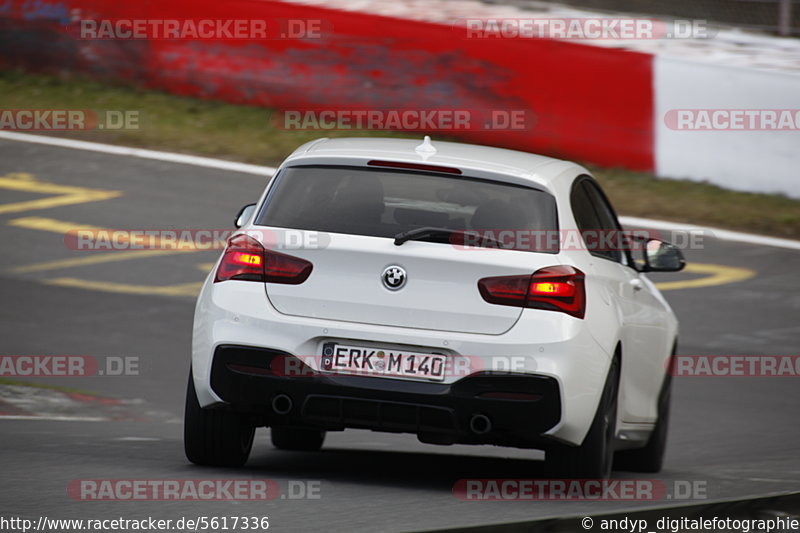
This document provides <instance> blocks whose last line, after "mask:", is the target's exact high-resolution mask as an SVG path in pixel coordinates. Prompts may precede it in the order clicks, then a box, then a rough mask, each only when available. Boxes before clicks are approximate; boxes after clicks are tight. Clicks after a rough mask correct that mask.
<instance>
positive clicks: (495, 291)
mask: <svg viewBox="0 0 800 533" xmlns="http://www.w3.org/2000/svg"><path fill="white" fill-rule="evenodd" d="M585 279H586V276H585V275H584V273H583V272H581V271H580V270H578V269H577V268H575V267H571V266H566V265H557V266H550V267H545V268H541V269H539V270H537V271H536V272H534V273H533V274H532V275H523V276H495V277H491V278H483V279H481V280H480V281H478V290H479V291H480V293H481V296H483V299H484V300H486V301H487V302H489V303H492V304H497V305H510V306H513V307H530V308H533V309H546V310H549V311H560V312H562V313H567V314H568V315H571V316H574V317H576V318H583V316H584V314H585V313H586V287H585V284H584V282H585Z"/></svg>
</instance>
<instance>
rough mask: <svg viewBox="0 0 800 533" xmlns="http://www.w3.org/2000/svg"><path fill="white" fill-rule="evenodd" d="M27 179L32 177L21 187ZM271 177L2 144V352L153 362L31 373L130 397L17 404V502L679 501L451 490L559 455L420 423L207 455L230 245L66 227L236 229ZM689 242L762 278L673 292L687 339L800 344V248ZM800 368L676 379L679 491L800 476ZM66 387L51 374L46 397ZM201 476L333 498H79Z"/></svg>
mask: <svg viewBox="0 0 800 533" xmlns="http://www.w3.org/2000/svg"><path fill="white" fill-rule="evenodd" d="M20 173H21V174H22V175H20ZM21 181H24V182H25V183H26V185H23V186H14V183H19V182H21ZM265 183H266V178H265V177H264V178H262V177H259V176H255V175H252V174H244V173H236V172H226V171H223V170H219V169H208V168H202V167H197V166H191V165H185V164H176V163H166V162H159V161H149V160H142V159H137V158H133V157H121V156H113V155H107V154H100V153H93V152H86V151H79V150H70V149H66V148H56V147H50V146H41V145H36V144H27V143H21V142H14V141H0V242H1V243H2V248H1V250H2V253H0V354H5V355H29V354H37V355H43V354H46V355H60V354H67V355H77V354H81V355H91V356H95V357H98V358H103V357H107V356H113V357H138V358H139V361H140V374H139V375H137V376H127V377H112V376H93V377H80V378H36V379H32V380H28V381H35V382H38V383H45V384H51V385H56V386H59V387H70V388H74V389H80V390H84V391H91V392H93V393H96V394H99V395H101V396H103V397H107V398H114V399H118V400H121V404H120V405H122V408H121V409H122V411H121V412H120V411H114V412H112V413H111V414H109V410H108V409H107V406H105V405H102V404H100V403H99V402H84V403H82V404H81V407H80V409H79V410H78V411H76V412H74V413H73V412H70V411H69V409H70V408H69V407H67V408H66V409H67V412H66V413H62V414H65V415H66V416H70V415H75V416H80V417H84V418H85V417H89V419H91V418H92V417H93V416H94V415H97V416H98V417H99V418H102V419H104V420H103V421H82V420H84V418H76V419H74V420H66V421H57V420H52V419H49V418H47V417H43V418H41V419H37V418H34V419H27V418H26V417H17V418H14V417H12V416H0V450H1V451H0V472H2V480H3V482H2V483H0V516H3V517H11V516H18V517H27V518H32V519H34V520H35V519H37V518H38V517H39V516H41V515H46V516H48V517H50V518H114V517H125V518H144V517H147V516H153V517H155V518H163V519H168V518H169V519H177V518H180V517H182V516H187V517H197V516H199V515H200V516H209V517H210V516H231V515H246V516H269V519H270V525H271V527H270V530H271V531H287V532H288V531H408V530H421V529H433V528H444V527H453V526H467V525H479V524H488V523H493V522H495V523H496V522H508V521H519V520H531V519H536V518H539V517H549V516H559V515H576V516H583V515H593V514H594V515H596V514H599V513H606V512H612V511H620V510H625V509H631V510H632V509H641V508H643V507H652V506H654V505H663V506H667V505H674V504H675V500H674V499H672V500H668V499H664V500H661V501H657V502H632V501H615V502H576V501H570V502H464V501H460V500H458V499H457V498H455V497H454V496H453V494H452V487H453V484H454V482H455V481H456V480H458V479H462V478H502V477H536V476H541V475H542V462H541V459H542V454H541V453H540V452H536V451H526V450H513V449H502V448H485V447H479V448H473V447H466V446H455V447H436V446H430V445H423V444H420V443H418V442H417V441H416V439H415V437H413V436H409V435H386V434H380V433H372V432H367V431H355V430H348V431H346V432H343V433H332V434H329V435H328V440H327V442H326V446H325V447H324V449H323V451H321V452H319V453H291V452H280V451H276V450H274V449H272V448H271V446H270V445H269V440H268V430H265V429H260V430H259V431H258V433H257V441H256V444H255V447H254V451H253V454H252V456H251V459H250V461H249V462H248V464H247V465H246V467H245V468H243V469H236V470H233V469H232V470H226V469H204V468H199V467H196V466H193V465H191V464H189V463H188V462H187V461H186V459H185V458H184V455H183V449H182V440H181V431H182V426H181V418H182V409H183V401H184V390H185V389H184V388H185V383H186V376H187V372H188V369H189V349H190V334H191V321H192V313H193V305H194V299H193V297H192V296H191V294H192V293H193V291H194V290H196V289H195V287H196V284H197V283H199V282H200V281H201V280H202V279H203V277H204V275H205V271H207V269H208V268H209V266H208V263H210V262H212V261H214V259H215V257H216V255H217V253H218V252H214V251H202V252H192V253H181V254H163V255H139V256H130V255H129V256H127V257H126V258H125V259H124V260H117V261H110V262H109V261H106V260H105V259H104V258H101V259H99V260H97V261H98V262H96V263H94V264H92V263H90V262H87V261H86V258H87V257H89V256H92V255H100V254H102V253H104V252H80V251H73V250H70V249H67V247H66V246H65V244H64V237H63V234H61V233H59V228H65V227H69V225H70V224H71V225H72V227H74V226H76V225H94V226H98V227H111V228H128V229H145V228H219V229H225V228H230V226H231V219H232V217H233V214H235V212H236V211H237V210H238V208H239V207H240V206H241V205H243V204H246V203H249V202H251V201H254V200H255V199H256V198H257V196H258V195H259V193H260V192H261V190H262V189H263V187H264V185H265ZM52 184H57V185H59V186H69V187H73V188H74V189H58V187H53V185H52ZM97 190H102V191H116V192H117V193H115V194H111V193H105V194H103V193H101V194H99V195H98V193H97V192H96V191H97ZM91 191H94V192H91ZM59 197H60V198H61V200H55V201H54V200H53V198H59ZM64 197H67V200H64ZM31 202H33V203H31ZM59 202H61V205H59ZM70 202H71V203H70ZM618 208H619V209H620V210H622V211H624V206H618ZM42 219H47V220H42ZM54 221H55V222H54ZM56 222H57V223H56ZM59 224H60V225H59ZM114 253H117V254H118V253H119V252H114ZM134 253H136V252H134ZM139 253H140V254H141V252H139ZM686 255H687V259H688V261H689V262H690V263H695V264H702V265H709V264H710V265H722V266H725V267H731V268H733V269H734V270H733V271H732V272H734V273H737V272H738V273H739V274H741V273H742V272H744V273H745V276H744V277H746V276H747V274H746V273H747V272H750V274H751V275H750V277H749V278H748V279H740V280H739V281H733V282H725V281H726V279H727V280H728V281H730V279H735V278H736V276H735V275H734V276H733V278H731V277H730V276H728V277H727V278H726V277H725V276H724V275H723V276H722V279H720V281H721V282H723V283H722V284H713V285H708V286H700V287H694V288H693V287H692V286H691V285H688V286H683V287H682V288H674V289H672V290H669V291H668V292H665V295H666V296H667V298H668V299H669V301H670V302H671V304H672V306H673V308H674V309H675V311H676V313H677V315H678V317H679V319H680V320H681V328H682V331H681V339H680V342H681V344H680V350H679V352H680V353H682V354H726V355H752V354H766V355H792V354H797V353H798V346H800V320H799V319H800V275H798V272H800V252H798V251H792V250H785V249H780V248H772V247H766V246H758V245H752V244H741V243H732V242H724V241H719V240H715V239H713V238H707V239H705V240H704V246H703V248H702V249H699V250H687V252H686ZM64 260H66V261H67V262H66V263H65V262H63V261H64ZM76 260H77V263H75V261H76ZM54 261H56V262H57V263H53V262H54ZM70 262H72V263H70ZM715 268H716V267H715ZM743 269H744V270H743ZM718 271H719V269H717V270H714V269H713V268H712V273H711V274H708V273H705V274H704V273H699V272H682V273H679V274H674V275H660V276H657V277H656V281H685V280H696V279H701V278H704V277H707V276H710V275H714V274H713V272H718ZM727 272H728V273H730V272H731V271H730V270H728V271H727ZM741 277H742V276H741V275H740V276H739V278H741ZM165 287H166V288H165ZM797 380H798V378H796V377H795V378H792V377H782V378H766V377H765V378H744V377H742V378H730V377H727V378H723V377H715V378H697V377H693V378H676V380H675V385H674V394H673V396H674V398H673V418H672V422H671V432H670V435H669V445H668V453H667V458H666V467H665V469H664V471H663V472H662V473H661V474H659V475H658V479H660V480H662V481H663V482H664V483H666V486H667V487H668V489H669V488H670V487H673V486H674V485H673V484H674V482H675V481H676V480H677V481H679V482H685V481H698V482H700V483H701V484H702V485H703V486H704V487H705V497H706V498H707V500H701V499H698V500H697V501H710V500H719V499H726V498H740V497H749V496H756V495H763V494H772V493H781V492H789V491H796V490H798V489H800V481H798V480H800V454H798V453H797V450H798V444H800V424H798V412H800V387H798V383H799V382H798V381H797ZM48 394H50V392H49V391H47V390H45V389H42V390H39V391H36V390H34V392H33V393H31V397H32V399H33V403H32V404H31V405H34V406H36V405H39V404H37V403H36V401H35V400H36V398H37V397H39V399H41V397H47V395H48ZM1 399H2V398H0V400H1ZM0 405H2V404H0ZM17 407H19V408H21V409H24V408H25V405H24V404H19V403H18V404H17ZM76 409H77V408H76ZM120 413H122V414H120ZM50 418H52V417H50ZM615 475H616V477H618V478H626V479H630V478H647V477H648V476H647V475H635V474H626V473H618V474H615ZM650 477H652V476H650ZM183 478H192V479H200V478H235V479H242V478H244V479H251V478H253V479H254V478H268V479H273V480H275V481H277V482H278V483H279V485H280V486H281V490H282V491H283V496H286V495H287V491H288V484H289V482H290V481H303V482H304V481H312V482H319V487H320V492H319V496H320V497H319V498H318V499H296V500H295V499H291V498H278V499H275V500H273V501H269V502H241V501H239V502H192V501H180V502H141V501H136V502H133V501H122V502H97V501H78V500H75V499H73V498H71V497H69V495H68V494H67V490H66V488H67V486H68V484H69V483H70V482H71V481H72V480H78V479H183ZM576 524H577V523H576Z"/></svg>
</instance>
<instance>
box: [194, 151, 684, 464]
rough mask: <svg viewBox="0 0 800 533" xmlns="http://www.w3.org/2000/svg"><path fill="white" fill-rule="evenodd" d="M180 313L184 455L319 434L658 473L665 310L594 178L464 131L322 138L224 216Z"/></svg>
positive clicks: (235, 455) (644, 260)
mask: <svg viewBox="0 0 800 533" xmlns="http://www.w3.org/2000/svg"><path fill="white" fill-rule="evenodd" d="M236 225H237V227H238V228H239V229H238V230H237V231H236V233H235V235H234V236H233V237H232V238H231V239H230V240H229V241H228V245H227V248H226V250H225V251H224V253H223V254H222V255H221V257H220V258H219V260H218V261H217V264H216V265H215V267H214V269H213V270H212V272H211V273H210V274H209V276H208V278H207V279H206V281H205V283H204V285H203V288H202V291H201V293H200V296H199V298H198V301H197V307H196V311H195V317H194V334H193V344H192V371H191V376H190V379H189V385H188V390H187V398H186V415H185V428H184V440H185V450H186V454H187V457H188V458H189V460H190V461H192V462H194V463H197V464H202V465H241V464H244V463H245V462H246V460H247V458H248V456H249V454H250V449H251V447H252V442H253V435H254V431H255V428H256V427H260V426H268V427H270V428H271V435H272V442H273V444H274V445H275V446H277V447H278V448H282V449H297V450H314V449H318V448H319V447H320V446H322V443H323V440H324V437H325V432H326V431H340V430H344V429H346V428H362V429H371V430H375V431H385V432H395V433H398V432H405V433H412V434H416V435H417V437H418V438H419V440H420V441H422V442H425V443H431V444H454V443H462V444H494V445H501V446H514V447H520V448H534V449H541V450H544V451H545V454H546V465H547V467H548V469H549V470H550V472H552V473H553V474H557V475H562V476H580V477H606V476H608V475H609V474H610V472H611V469H612V465H614V466H615V467H617V468H622V469H629V470H638V471H650V472H655V471H658V470H659V469H660V468H661V464H662V458H663V454H664V446H665V440H666V435H667V418H668V411H669V396H670V379H669V372H668V365H669V363H670V358H671V354H672V353H673V352H674V349H675V345H676V340H677V333H678V324H677V320H676V318H675V316H674V314H673V313H672V311H671V309H670V307H669V305H668V304H667V302H666V301H665V300H664V298H663V297H662V296H661V294H660V293H659V291H658V290H657V289H656V287H655V286H654V285H653V283H651V282H650V280H648V278H647V277H646V275H645V272H648V271H668V270H680V269H681V268H682V267H683V264H684V261H683V258H682V255H681V253H680V251H679V250H678V249H677V248H675V247H674V246H672V245H670V244H669V243H666V242H662V241H659V240H656V239H648V238H647V237H646V236H641V235H634V236H631V235H630V234H628V233H625V232H622V231H621V227H620V225H619V222H618V221H617V217H616V215H615V213H614V210H613V209H612V207H611V205H610V204H609V202H608V200H607V198H606V197H605V195H604V194H603V192H602V191H601V189H600V188H599V186H598V185H597V183H596V182H595V180H594V179H593V178H592V177H591V176H590V174H589V172H588V171H587V170H586V169H584V168H582V167H580V166H578V165H576V164H573V163H569V162H566V161H560V160H556V159H551V158H547V157H541V156H537V155H532V154H527V153H522V152H516V151H511V150H503V149H498V148H490V147H485V146H475V145H468V144H457V143H445V142H441V143H439V142H437V143H436V144H435V145H434V144H433V143H431V142H430V140H429V139H428V138H426V139H425V140H424V141H423V142H422V143H421V144H420V142H419V141H413V140H398V139H377V138H363V139H362V138H352V139H335V140H329V139H320V140H317V141H313V142H310V143H307V144H305V145H303V146H301V147H300V148H298V149H297V150H296V151H295V152H294V153H293V154H292V155H291V156H289V157H288V158H287V159H286V161H284V163H283V164H282V165H281V166H280V168H279V169H278V171H277V173H276V174H275V175H274V177H273V178H272V179H271V180H270V182H269V184H268V185H267V187H266V190H265V191H264V194H263V196H262V197H261V199H260V200H259V202H258V203H257V204H253V205H249V206H246V207H245V208H243V209H242V211H241V212H240V214H239V216H238V217H237V223H236Z"/></svg>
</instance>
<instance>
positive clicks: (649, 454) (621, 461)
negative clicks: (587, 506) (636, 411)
mask: <svg viewBox="0 0 800 533" xmlns="http://www.w3.org/2000/svg"><path fill="white" fill-rule="evenodd" d="M671 395H672V376H671V375H669V374H667V375H666V376H665V377H664V383H663V384H662V385H661V393H660V394H659V396H658V421H657V422H656V427H655V428H654V429H653V433H651V434H650V438H649V439H648V441H647V445H646V446H645V447H644V448H637V449H635V450H621V451H619V452H617V453H616V455H615V456H614V468H616V469H619V470H626V471H628V472H651V473H653V472H660V471H661V467H662V466H663V464H664V452H665V450H666V448H667V427H668V425H669V404H670V396H671Z"/></svg>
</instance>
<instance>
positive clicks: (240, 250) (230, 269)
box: [214, 235, 314, 285]
mask: <svg viewBox="0 0 800 533" xmlns="http://www.w3.org/2000/svg"><path fill="white" fill-rule="evenodd" d="M313 268H314V265H312V264H311V263H310V262H309V261H306V260H305V259H300V258H299V257H294V256H291V255H286V254H281V253H278V252H273V251H271V250H266V249H265V248H264V247H263V246H262V245H261V243H259V242H258V241H257V240H255V239H254V238H252V237H249V236H247V235H235V236H233V237H231V239H230V240H229V241H228V246H227V247H226V248H225V253H224V254H223V255H222V261H220V264H219V268H217V274H216V276H215V277H214V283H217V282H219V281H226V280H229V279H233V280H240V281H260V282H263V283H284V284H289V285H299V284H300V283H303V282H304V281H305V280H307V279H308V276H310V275H311V270H312V269H313Z"/></svg>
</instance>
